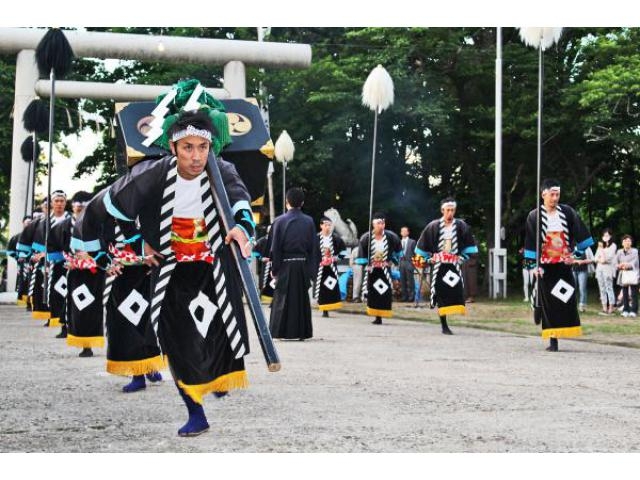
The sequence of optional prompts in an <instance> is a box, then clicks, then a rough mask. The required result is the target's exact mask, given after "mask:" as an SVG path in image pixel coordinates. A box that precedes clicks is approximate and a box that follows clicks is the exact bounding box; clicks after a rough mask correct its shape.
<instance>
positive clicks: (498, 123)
mask: <svg viewBox="0 0 640 480" xmlns="http://www.w3.org/2000/svg"><path fill="white" fill-rule="evenodd" d="M495 76H496V88H495V90H496V98H495V108H496V112H495V169H496V170H495V199H494V224H493V225H494V228H493V238H494V241H493V259H492V261H493V298H494V299H497V298H498V292H499V291H500V279H499V278H498V276H497V275H496V273H498V272H499V271H500V256H499V255H498V250H499V249H500V243H501V242H500V241H501V238H500V233H501V230H502V228H501V227H502V225H501V224H502V28H501V27H497V29H496V75H495Z"/></svg>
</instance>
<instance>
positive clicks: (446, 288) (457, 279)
mask: <svg viewBox="0 0 640 480" xmlns="http://www.w3.org/2000/svg"><path fill="white" fill-rule="evenodd" d="M456 208H457V204H456V201H455V200H454V199H453V198H451V197H449V198H445V199H444V200H442V202H440V211H441V212H442V217H441V218H439V219H436V220H433V221H432V222H430V223H429V224H428V225H427V226H426V227H425V228H424V230H423V231H422V233H421V234H420V238H419V239H418V244H417V245H416V251H415V252H416V255H419V256H421V257H423V258H424V259H425V260H426V261H427V262H429V263H431V265H432V267H431V308H435V307H436V305H437V307H438V315H439V316H440V324H441V326H442V333H443V334H445V335H453V332H452V331H451V329H450V328H449V325H448V324H447V315H452V314H462V315H464V314H465V313H466V308H465V305H464V303H465V302H464V284H463V282H464V280H463V275H462V271H461V269H460V266H461V265H462V263H463V262H464V261H466V260H468V258H469V255H473V254H477V253H478V247H477V246H476V244H475V239H474V238H473V235H472V234H471V228H470V227H469V225H467V223H466V222H465V221H464V220H461V219H459V218H454V217H455V214H456Z"/></svg>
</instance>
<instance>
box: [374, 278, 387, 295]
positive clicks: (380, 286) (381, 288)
mask: <svg viewBox="0 0 640 480" xmlns="http://www.w3.org/2000/svg"><path fill="white" fill-rule="evenodd" d="M373 288H375V289H376V291H377V292H378V293H379V294H380V295H384V292H386V291H387V290H389V286H388V285H387V284H386V282H385V281H384V280H382V279H381V278H379V279H378V280H376V281H375V282H373Z"/></svg>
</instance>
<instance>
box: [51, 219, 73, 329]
mask: <svg viewBox="0 0 640 480" xmlns="http://www.w3.org/2000/svg"><path fill="white" fill-rule="evenodd" d="M74 223H75V219H74V217H73V216H72V215H69V216H68V217H67V218H65V219H64V220H62V221H60V222H58V223H56V224H55V225H54V226H53V227H51V231H50V232H49V241H48V243H47V247H48V250H49V257H50V258H49V265H50V267H52V273H51V290H50V295H49V307H50V310H51V319H50V320H49V326H50V327H55V326H58V325H60V324H65V323H66V317H67V315H66V306H67V297H68V294H69V292H68V285H67V270H66V269H65V267H64V262H65V259H64V254H70V253H71V249H70V246H69V244H70V242H71V234H72V230H73V224H74Z"/></svg>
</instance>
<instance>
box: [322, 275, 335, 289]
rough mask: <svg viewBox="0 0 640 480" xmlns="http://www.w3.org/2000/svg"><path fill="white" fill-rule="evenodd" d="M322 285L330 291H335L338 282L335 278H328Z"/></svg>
mask: <svg viewBox="0 0 640 480" xmlns="http://www.w3.org/2000/svg"><path fill="white" fill-rule="evenodd" d="M322 283H323V285H324V286H325V287H327V288H328V289H329V290H333V289H334V288H335V286H336V283H338V281H337V280H336V279H335V278H333V277H327V279H326V280H325V281H324V282H322Z"/></svg>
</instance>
